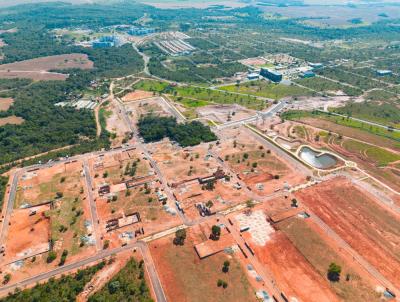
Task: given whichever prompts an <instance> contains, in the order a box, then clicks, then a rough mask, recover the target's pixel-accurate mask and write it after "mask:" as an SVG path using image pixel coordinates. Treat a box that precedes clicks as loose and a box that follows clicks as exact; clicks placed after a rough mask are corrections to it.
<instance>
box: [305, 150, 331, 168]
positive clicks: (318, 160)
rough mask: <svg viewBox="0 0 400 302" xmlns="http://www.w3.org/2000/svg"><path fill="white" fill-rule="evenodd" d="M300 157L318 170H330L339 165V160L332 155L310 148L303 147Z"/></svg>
mask: <svg viewBox="0 0 400 302" xmlns="http://www.w3.org/2000/svg"><path fill="white" fill-rule="evenodd" d="M299 156H300V158H301V159H302V160H304V161H305V162H306V163H308V164H310V165H311V166H313V167H315V168H318V169H329V168H332V167H334V166H335V165H336V164H337V162H338V161H337V158H336V157H335V156H333V155H331V154H327V153H323V152H316V151H314V150H313V149H311V148H309V147H302V148H301V150H300V152H299Z"/></svg>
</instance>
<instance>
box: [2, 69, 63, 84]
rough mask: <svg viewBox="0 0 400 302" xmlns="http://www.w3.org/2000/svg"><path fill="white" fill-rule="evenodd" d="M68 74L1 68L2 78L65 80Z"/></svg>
mask: <svg viewBox="0 0 400 302" xmlns="http://www.w3.org/2000/svg"><path fill="white" fill-rule="evenodd" d="M67 78H68V75H67V74H62V73H58V72H47V71H45V72H42V71H8V70H0V79H32V80H34V81H64V80H65V79H67Z"/></svg>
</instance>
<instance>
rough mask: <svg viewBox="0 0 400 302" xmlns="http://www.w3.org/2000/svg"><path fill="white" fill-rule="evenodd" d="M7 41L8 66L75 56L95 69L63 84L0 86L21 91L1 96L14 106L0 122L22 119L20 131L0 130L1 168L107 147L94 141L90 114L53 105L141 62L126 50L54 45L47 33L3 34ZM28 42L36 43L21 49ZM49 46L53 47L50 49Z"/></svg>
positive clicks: (73, 72)
mask: <svg viewBox="0 0 400 302" xmlns="http://www.w3.org/2000/svg"><path fill="white" fill-rule="evenodd" d="M6 37H7V38H6V39H8V40H7V41H8V42H7V43H9V42H12V45H13V46H12V47H11V48H10V49H4V53H5V55H6V58H7V60H9V61H13V60H19V59H29V58H33V57H36V56H47V55H53V54H56V53H57V54H58V53H69V52H77V51H78V52H81V53H86V54H88V56H89V58H90V59H91V60H92V61H93V62H94V69H93V70H69V71H68V72H69V73H70V74H69V77H68V79H67V80H66V81H46V82H35V83H31V82H30V81H29V80H14V81H15V82H13V84H11V81H10V80H2V81H0V88H1V87H4V89H12V88H17V87H18V88H20V89H18V90H9V91H6V92H3V96H9V97H12V98H14V100H15V103H14V104H13V106H12V107H11V108H10V109H8V110H7V111H3V112H0V117H7V116H11V115H16V116H18V117H21V118H23V119H24V122H23V123H22V124H20V125H11V124H8V125H5V126H3V127H0V164H3V163H8V162H11V161H14V160H16V159H19V158H22V157H26V156H31V155H34V154H38V153H42V152H46V151H49V150H52V149H56V148H59V147H63V146H66V145H75V144H84V146H82V147H80V146H78V147H75V148H74V150H76V151H77V150H85V151H89V150H88V149H89V147H90V148H97V147H99V146H102V147H107V144H105V139H107V137H105V136H104V135H103V137H102V138H101V140H100V141H99V140H96V141H93V140H94V139H95V134H96V125H95V121H94V116H93V112H92V111H89V110H76V109H74V108H68V107H64V108H61V107H57V106H54V104H55V103H57V102H61V101H65V100H67V99H71V98H74V97H76V96H78V95H79V94H81V93H82V91H84V90H85V89H86V88H87V87H88V86H89V84H90V82H91V81H92V80H94V79H97V80H99V79H101V78H106V77H118V76H123V75H127V74H132V73H137V72H139V71H141V70H142V68H143V60H142V58H141V56H140V55H139V54H138V53H137V52H136V51H135V50H134V49H133V48H132V47H131V46H130V45H125V46H122V47H119V48H116V47H112V48H109V49H85V48H79V49H76V47H70V46H67V45H64V44H62V43H60V42H57V41H53V38H51V36H50V34H49V33H46V31H44V33H42V34H40V35H38V34H37V32H36V30H34V29H33V30H30V29H25V30H24V31H18V32H16V33H12V34H7V35H6ZM31 39H32V40H35V41H34V42H33V41H32V44H29V43H26V40H28V42H29V40H31ZM50 41H52V42H50ZM36 43H37V45H47V43H50V44H49V47H41V46H38V47H36V46H35V45H36ZM32 45H33V46H34V47H32ZM51 45H57V46H56V47H55V48H52V47H51ZM16 49H17V50H16ZM14 51H15V52H14ZM54 51H57V52H56V53H55V52H54ZM64 72H66V71H64ZM28 84H30V85H28ZM88 140H90V142H89V143H88ZM74 150H72V153H74V152H73V151H74ZM68 154H71V153H68Z"/></svg>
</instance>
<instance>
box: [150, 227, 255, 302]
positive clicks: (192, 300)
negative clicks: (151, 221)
mask: <svg viewBox="0 0 400 302" xmlns="http://www.w3.org/2000/svg"><path fill="white" fill-rule="evenodd" d="M194 233H196V234H194ZM197 233H198V232H197V231H195V230H193V229H190V230H189V229H188V230H187V234H188V236H187V239H186V240H185V244H184V245H183V246H175V245H173V244H172V240H173V236H169V237H164V238H161V239H158V240H156V241H153V242H151V243H150V246H149V249H150V251H151V254H152V257H153V261H154V263H155V265H156V268H157V272H158V275H159V277H160V280H161V284H162V286H163V288H164V291H165V294H166V297H167V300H168V301H173V302H204V301H213V302H225V301H232V302H244V301H246V302H253V301H254V302H255V301H257V300H256V297H255V294H254V289H253V288H252V286H251V285H250V283H249V278H248V275H247V274H246V272H244V270H243V268H242V265H241V263H240V260H239V253H238V254H236V253H235V254H234V255H233V256H231V255H227V254H225V253H224V252H219V253H217V254H215V255H212V256H209V257H207V258H204V259H200V258H199V257H198V255H197V254H196V252H195V249H194V244H195V242H198V241H199V238H196V237H198V236H201V235H200V234H197ZM203 240H206V238H203ZM225 260H229V261H230V269H229V272H228V273H223V272H222V264H223V263H224V261H225ZM218 279H222V280H224V281H226V282H227V283H228V287H227V288H226V289H223V288H222V287H218V286H217V280H218Z"/></svg>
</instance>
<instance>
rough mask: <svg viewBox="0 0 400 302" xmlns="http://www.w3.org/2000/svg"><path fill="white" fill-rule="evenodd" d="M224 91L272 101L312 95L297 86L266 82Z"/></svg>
mask: <svg viewBox="0 0 400 302" xmlns="http://www.w3.org/2000/svg"><path fill="white" fill-rule="evenodd" d="M220 89H222V90H226V91H230V92H238V93H245V94H250V95H255V96H261V97H266V98H270V99H275V100H278V99H281V98H283V97H287V96H294V97H296V96H302V95H310V91H309V90H307V89H304V88H301V87H298V86H295V85H283V84H274V83H268V82H267V81H264V80H259V81H251V82H247V83H244V84H239V85H229V86H224V87H220Z"/></svg>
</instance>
